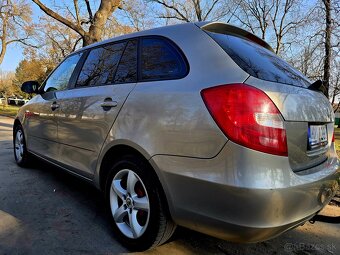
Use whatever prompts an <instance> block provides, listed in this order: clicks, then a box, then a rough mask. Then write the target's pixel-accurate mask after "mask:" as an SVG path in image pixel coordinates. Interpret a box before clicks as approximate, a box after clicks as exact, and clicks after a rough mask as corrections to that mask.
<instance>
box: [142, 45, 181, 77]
mask: <svg viewBox="0 0 340 255" xmlns="http://www.w3.org/2000/svg"><path fill="white" fill-rule="evenodd" d="M186 73H187V67H186V63H185V61H184V59H183V58H182V56H181V55H180V53H179V52H178V50H177V49H176V48H175V47H174V46H173V45H172V44H171V43H170V42H169V41H167V40H165V39H162V38H143V39H142V40H141V80H143V81H146V80H165V79H179V78H182V77H184V76H185V75H186Z"/></svg>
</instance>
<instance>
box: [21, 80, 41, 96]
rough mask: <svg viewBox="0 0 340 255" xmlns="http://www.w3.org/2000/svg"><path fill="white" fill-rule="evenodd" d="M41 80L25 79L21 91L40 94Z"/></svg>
mask: <svg viewBox="0 0 340 255" xmlns="http://www.w3.org/2000/svg"><path fill="white" fill-rule="evenodd" d="M39 86H40V85H39V82H37V81H25V82H24V83H23V84H22V85H21V91H23V92H25V93H28V94H39Z"/></svg>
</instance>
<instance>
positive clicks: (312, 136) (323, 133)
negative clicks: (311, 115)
mask: <svg viewBox="0 0 340 255" xmlns="http://www.w3.org/2000/svg"><path fill="white" fill-rule="evenodd" d="M327 140H328V139H327V126H326V125H310V126H309V127H308V149H309V150H314V149H317V148H320V147H323V146H325V145H327Z"/></svg>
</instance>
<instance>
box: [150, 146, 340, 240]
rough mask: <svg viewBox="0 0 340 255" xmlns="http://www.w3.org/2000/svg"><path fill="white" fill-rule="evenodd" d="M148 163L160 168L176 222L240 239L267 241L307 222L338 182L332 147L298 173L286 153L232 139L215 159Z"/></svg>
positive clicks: (162, 157)
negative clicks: (262, 149) (320, 161)
mask: <svg viewBox="0 0 340 255" xmlns="http://www.w3.org/2000/svg"><path fill="white" fill-rule="evenodd" d="M150 162H152V165H153V166H154V167H158V168H160V170H159V172H161V173H162V180H165V182H166V185H165V187H166V188H167V192H169V193H170V194H168V197H169V199H170V200H171V201H170V203H169V204H170V205H174V206H172V207H170V208H171V210H172V211H171V215H172V216H173V218H174V220H175V221H176V222H177V223H178V224H180V225H183V226H186V227H188V228H191V229H195V230H198V231H201V232H203V233H208V234H210V235H213V236H216V237H219V238H224V239H228V240H233V241H237V242H245V241H246V242H257V241H263V240H266V239H268V238H271V237H272V236H273V235H274V236H275V235H277V234H280V233H282V232H284V231H286V230H287V229H289V228H290V227H294V226H296V225H298V224H301V223H303V221H306V220H307V219H309V218H311V217H312V216H313V215H315V214H316V213H317V212H318V211H319V210H321V209H322V208H323V206H325V205H326V204H327V203H328V202H329V200H330V199H331V197H332V196H333V195H334V193H335V191H336V190H337V188H338V181H339V172H338V168H339V163H338V159H337V156H336V154H335V151H334V148H333V149H332V155H331V156H330V158H329V159H328V160H327V161H326V162H324V163H323V164H322V165H319V166H317V167H315V168H311V169H310V170H309V171H307V172H304V173H301V174H299V175H298V174H296V173H294V172H292V171H291V168H290V165H289V161H288V159H287V157H281V156H273V155H268V154H265V153H261V152H257V151H254V150H249V149H247V148H245V147H243V146H240V145H237V144H235V143H233V142H231V141H228V143H227V144H226V146H225V147H224V148H223V149H222V151H221V152H220V153H219V154H218V155H217V156H216V157H214V158H212V159H196V158H187V157H176V156H167V155H156V156H154V157H152V158H151V159H150ZM174 166H176V167H174ZM188 187H190V188H188ZM197 222H199V224H197ZM202 222H203V224H202Z"/></svg>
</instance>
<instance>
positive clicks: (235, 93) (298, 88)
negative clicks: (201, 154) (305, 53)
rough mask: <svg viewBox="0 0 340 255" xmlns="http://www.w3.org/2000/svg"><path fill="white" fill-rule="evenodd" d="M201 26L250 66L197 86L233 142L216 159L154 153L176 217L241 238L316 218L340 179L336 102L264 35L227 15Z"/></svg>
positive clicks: (231, 56) (228, 57)
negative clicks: (233, 76)
mask: <svg viewBox="0 0 340 255" xmlns="http://www.w3.org/2000/svg"><path fill="white" fill-rule="evenodd" d="M198 26H199V27H200V29H201V30H202V31H203V32H204V33H206V34H207V35H208V36H209V37H210V38H212V39H213V43H212V44H211V47H220V48H222V49H223V50H224V52H225V55H224V56H223V57H224V58H225V61H226V62H230V61H233V62H234V63H236V64H237V65H238V66H239V72H244V73H247V74H248V78H247V79H246V80H245V81H240V82H233V83H228V82H226V83H225V84H216V85H215V86H209V87H206V88H204V89H202V90H200V94H201V98H202V101H203V102H204V105H205V108H206V109H205V110H206V111H208V112H209V113H210V115H211V121H213V122H215V123H216V126H217V128H219V129H220V130H221V131H222V132H223V133H224V135H225V137H226V138H227V140H228V142H227V143H226V144H225V146H224V147H223V148H222V149H221V151H220V152H219V154H218V155H217V156H215V157H213V158H210V159H197V158H196V159H194V158H190V159H189V158H177V159H176V160H174V158H171V157H168V158H167V157H163V158H161V157H155V158H154V161H155V163H156V164H157V165H159V166H161V167H162V170H164V175H165V179H167V180H168V181H167V182H168V184H169V185H168V186H175V188H169V189H170V193H171V198H172V200H174V201H175V202H174V203H175V204H176V206H175V207H176V208H175V209H174V212H173V214H174V215H175V218H176V221H177V222H178V223H179V224H181V225H184V226H187V227H189V228H192V229H195V230H198V231H201V232H204V233H207V234H210V235H213V236H217V237H220V238H224V239H228V240H233V241H238V242H258V241H263V240H266V239H269V238H273V237H275V236H277V235H279V234H281V233H282V232H284V231H286V230H288V229H290V228H293V227H296V226H298V225H300V224H302V223H304V222H305V221H307V220H308V219H310V218H312V217H313V216H314V215H315V214H317V213H318V212H319V211H320V210H321V209H322V208H323V207H324V206H325V205H326V204H328V202H329V201H330V199H331V198H332V196H333V195H334V194H335V192H336V190H337V189H338V186H339V184H338V182H339V172H338V168H339V161H338V158H337V155H336V152H335V148H334V136H333V133H334V124H333V122H334V114H333V111H332V108H331V106H330V103H329V101H328V99H327V98H326V97H325V96H324V95H323V94H322V93H321V92H319V91H313V90H311V89H309V86H310V84H311V82H310V81H309V80H308V79H307V78H306V77H305V76H303V75H302V74H301V73H300V72H298V71H297V70H295V69H294V68H293V67H291V66H290V65H289V64H287V63H286V62H285V61H283V60H282V59H280V58H279V57H278V56H276V55H275V54H274V53H273V52H272V50H271V48H270V46H269V45H268V44H266V43H265V42H264V41H262V40H261V39H259V38H257V37H256V36H254V35H252V34H250V33H248V32H246V31H244V30H241V29H238V28H235V27H232V26H229V25H226V24H221V23H207V24H198ZM225 73H228V70H225ZM225 73H224V74H223V75H225ZM173 163H176V164H177V165H176V166H177V169H176V170H175V171H174V170H172V169H170V168H171V165H173ZM188 187H190V189H189V188H188Z"/></svg>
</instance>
